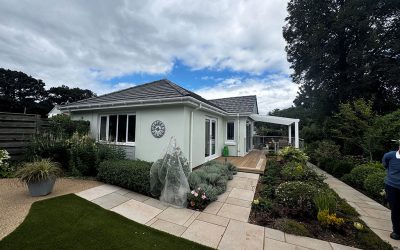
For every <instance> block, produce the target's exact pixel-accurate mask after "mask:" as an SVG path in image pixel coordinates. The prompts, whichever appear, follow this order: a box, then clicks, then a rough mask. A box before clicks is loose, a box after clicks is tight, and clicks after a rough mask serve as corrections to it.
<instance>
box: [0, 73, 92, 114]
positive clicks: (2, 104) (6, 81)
mask: <svg viewBox="0 0 400 250" xmlns="http://www.w3.org/2000/svg"><path fill="white" fill-rule="evenodd" d="M92 96H95V94H94V93H93V92H92V91H90V90H87V89H86V90H83V89H79V88H69V87H67V86H65V85H62V86H61V87H52V88H50V89H49V90H48V91H46V89H45V83H44V82H43V81H42V80H40V79H35V78H33V77H32V76H28V75H27V74H25V73H23V72H19V71H13V70H9V69H3V68H0V112H15V113H24V112H26V113H31V114H41V115H46V114H47V113H48V112H49V111H50V110H51V109H52V108H53V106H54V105H55V104H65V103H67V102H74V101H78V100H82V99H85V98H89V97H92Z"/></svg>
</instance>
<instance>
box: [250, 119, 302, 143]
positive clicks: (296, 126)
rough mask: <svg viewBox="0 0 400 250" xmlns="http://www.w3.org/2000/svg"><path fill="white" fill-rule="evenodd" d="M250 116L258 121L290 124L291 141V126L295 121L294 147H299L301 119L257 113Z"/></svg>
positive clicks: (290, 134) (290, 135)
mask: <svg viewBox="0 0 400 250" xmlns="http://www.w3.org/2000/svg"><path fill="white" fill-rule="evenodd" d="M250 118H251V119H253V120H254V121H256V122H266V123H273V124H279V125H286V126H288V130H289V134H288V137H289V142H290V141H291V140H292V129H291V128H292V124H293V123H294V147H295V148H299V122H300V119H293V118H287V117H279V116H271V115H257V114H252V115H250Z"/></svg>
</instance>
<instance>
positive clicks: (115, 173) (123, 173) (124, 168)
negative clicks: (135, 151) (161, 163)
mask: <svg viewBox="0 0 400 250" xmlns="http://www.w3.org/2000/svg"><path fill="white" fill-rule="evenodd" d="M151 165H152V164H151V163H150V162H146V161H140V160H117V161H116V160H112V161H111V160H110V161H104V162H102V163H100V166H99V172H98V175H97V177H98V179H99V180H100V181H103V182H105V183H109V184H112V185H117V186H120V187H123V188H126V189H129V190H132V191H134V192H137V193H141V194H144V195H148V196H150V168H151Z"/></svg>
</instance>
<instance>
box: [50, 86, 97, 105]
mask: <svg viewBox="0 0 400 250" xmlns="http://www.w3.org/2000/svg"><path fill="white" fill-rule="evenodd" d="M93 96H96V94H94V93H93V92H92V91H90V90H88V89H80V88H69V87H68V86H65V85H61V86H59V87H51V88H50V89H49V91H48V100H49V101H50V102H51V103H53V104H65V103H71V102H76V101H79V100H82V99H86V98H90V97H93Z"/></svg>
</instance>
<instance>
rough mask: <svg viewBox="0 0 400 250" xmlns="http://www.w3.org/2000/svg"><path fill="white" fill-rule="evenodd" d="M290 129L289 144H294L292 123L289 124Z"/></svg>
mask: <svg viewBox="0 0 400 250" xmlns="http://www.w3.org/2000/svg"><path fill="white" fill-rule="evenodd" d="M288 131H289V135H288V137H289V138H288V143H289V145H292V124H290V125H289V126H288Z"/></svg>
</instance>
